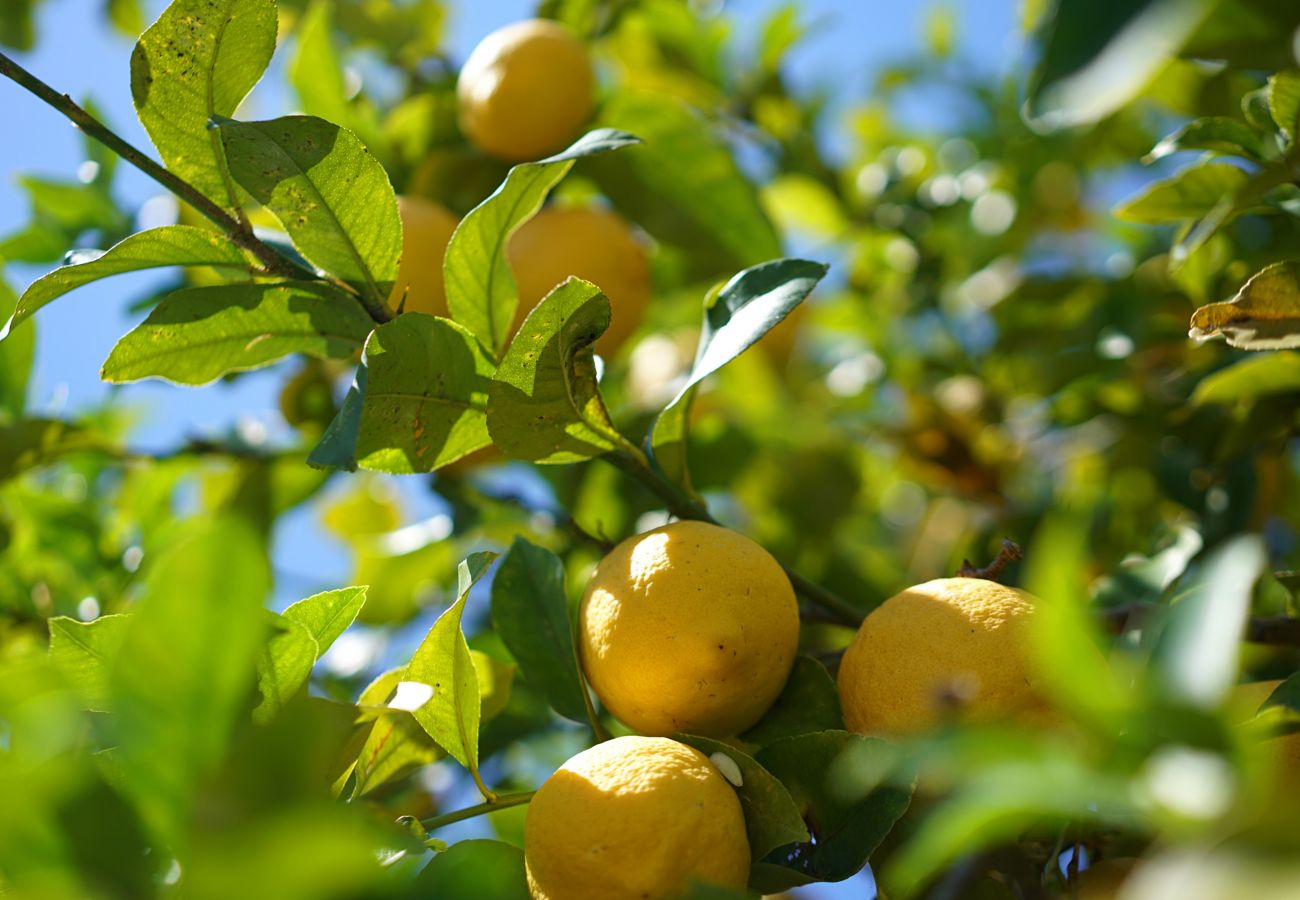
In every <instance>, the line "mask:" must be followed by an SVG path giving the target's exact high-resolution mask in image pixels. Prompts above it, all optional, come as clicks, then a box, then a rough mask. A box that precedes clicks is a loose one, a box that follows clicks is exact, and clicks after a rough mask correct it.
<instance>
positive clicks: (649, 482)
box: [602, 451, 863, 628]
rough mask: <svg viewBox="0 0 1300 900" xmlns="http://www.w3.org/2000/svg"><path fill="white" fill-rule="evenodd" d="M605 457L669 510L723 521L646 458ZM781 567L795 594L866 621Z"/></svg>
mask: <svg viewBox="0 0 1300 900" xmlns="http://www.w3.org/2000/svg"><path fill="white" fill-rule="evenodd" d="M602 458H603V459H605V460H607V461H608V462H610V463H611V464H613V465H614V466H615V467H616V468H618V469H621V470H622V471H624V472H626V473H627V474H628V475H631V476H632V477H633V478H635V479H636V480H637V481H639V482H641V484H643V485H644V486H645V487H646V488H647V489H648V490H649V491H650V492H651V493H652V494H654V495H655V496H657V497H658V498H659V499H660V500H663V501H664V503H665V504H666V505H667V508H668V512H669V513H671V514H672V515H674V516H676V517H677V518H679V519H694V520H696V521H699V522H708V523H709V524H710V525H718V524H719V523H718V520H717V519H715V518H713V516H712V515H711V514H710V513H709V511H708V509H707V508H706V507H705V506H704V505H703V504H701V503H700V502H699V501H697V500H695V499H694V498H693V497H691V496H690V495H689V494H687V493H686V491H684V490H682V488H681V487H680V486H678V485H677V484H674V483H673V482H671V481H669V480H668V479H667V478H665V477H663V476H662V475H660V474H659V473H658V472H656V471H655V470H654V468H653V467H652V466H650V465H649V464H648V463H647V462H646V460H645V458H644V457H639V458H638V457H634V456H632V455H630V454H623V453H619V452H618V451H614V452H613V453H610V454H607V455H606V456H604V457H602ZM781 568H782V569H783V570H784V571H785V574H786V577H787V578H789V579H790V585H791V587H793V588H794V590H795V593H797V594H800V595H802V596H803V597H804V599H806V600H809V601H811V602H812V603H815V604H816V605H817V606H820V607H821V608H822V609H824V610H826V611H827V612H829V613H831V614H832V615H833V616H834V617H835V620H836V621H837V622H838V623H840V624H843V625H849V626H852V627H855V628H856V627H857V626H858V625H860V624H862V618H863V616H862V613H861V612H859V611H858V610H856V609H854V608H853V607H852V606H851V605H849V604H848V603H847V602H846V601H845V600H844V599H843V598H841V597H839V596H838V595H837V594H834V593H832V592H831V591H828V590H827V589H826V588H824V587H822V586H821V585H819V584H815V583H814V582H812V581H809V580H808V579H807V578H805V577H803V576H802V575H800V574H799V573H798V572H796V571H794V570H793V569H791V568H789V567H788V566H785V565H782V566H781Z"/></svg>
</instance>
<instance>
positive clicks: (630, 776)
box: [524, 736, 749, 900]
mask: <svg viewBox="0 0 1300 900" xmlns="http://www.w3.org/2000/svg"><path fill="white" fill-rule="evenodd" d="M524 862H525V866H526V870H527V873H528V888H529V892H530V893H531V894H532V896H533V897H534V898H537V900H568V898H574V900H589V898H594V897H599V898H604V900H623V898H627V900H653V898H659V897H671V896H674V895H676V894H678V893H680V892H681V891H682V890H684V889H685V888H686V887H687V886H688V885H689V884H690V883H691V882H692V881H702V882H708V883H713V884H718V885H725V886H730V887H737V888H742V887H744V885H745V881H746V878H747V877H748V874H749V841H748V840H747V838H746V837H745V818H744V815H743V814H742V812H741V808H740V801H739V799H738V798H737V797H736V793H735V791H733V790H732V788H731V786H730V785H729V784H727V782H726V781H725V780H724V779H723V777H722V775H721V774H719V773H718V770H717V769H716V768H714V766H713V764H712V763H711V762H709V760H708V758H707V757H705V755H704V754H703V753H700V752H699V751H698V750H696V749H694V748H692V747H688V746H686V745H685V744H679V743H678V742H676V741H671V740H668V739H666V738H650V737H638V736H632V737H621V738H615V739H614V740H612V741H606V742H605V743H603V744H597V745H596V746H595V747H592V748H591V749H589V750H584V751H583V752H582V753H579V754H578V755H577V756H575V757H573V758H572V759H570V760H569V761H568V762H566V763H565V764H564V765H563V766H561V767H560V768H559V770H558V771H557V772H556V773H555V774H554V775H552V776H551V777H550V778H548V779H547V780H546V783H545V784H543V785H542V787H541V789H540V790H538V792H537V795H536V796H535V797H533V799H532V802H531V803H530V804H529V808H528V817H527V819H526V820H525V823H524Z"/></svg>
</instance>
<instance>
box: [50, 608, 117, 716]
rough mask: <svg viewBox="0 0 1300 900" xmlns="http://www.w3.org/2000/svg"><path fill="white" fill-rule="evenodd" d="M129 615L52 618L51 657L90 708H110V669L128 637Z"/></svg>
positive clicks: (105, 709)
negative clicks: (90, 618) (78, 618)
mask: <svg viewBox="0 0 1300 900" xmlns="http://www.w3.org/2000/svg"><path fill="white" fill-rule="evenodd" d="M128 621H129V619H128V617H127V616H124V615H117V616H101V617H100V618H98V619H95V620H94V621H93V622H79V621H77V620H76V619H70V618H68V617H67V616H55V617H53V618H51V619H50V620H49V628H50V661H51V662H53V663H54V665H56V666H58V668H59V670H60V671H62V672H63V676H64V677H65V678H67V679H68V682H69V683H70V684H71V685H72V687H73V689H74V690H75V691H76V692H77V696H78V697H79V698H80V699H81V702H82V703H83V704H84V705H85V707H86V709H93V710H97V711H99V712H107V711H108V710H109V708H110V704H109V673H110V672H111V671H112V667H113V664H114V662H115V661H116V660H117V655H118V651H120V650H121V648H122V640H123V638H125V637H126V627H127V622H128Z"/></svg>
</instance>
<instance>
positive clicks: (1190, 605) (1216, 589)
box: [1151, 535, 1268, 708]
mask: <svg viewBox="0 0 1300 900" xmlns="http://www.w3.org/2000/svg"><path fill="white" fill-rule="evenodd" d="M1267 562H1268V556H1267V553H1266V552H1265V550H1264V544H1263V541H1261V540H1260V539H1259V538H1258V537H1256V536H1254V535H1244V536H1240V537H1236V538H1233V539H1231V540H1229V541H1226V542H1225V543H1223V544H1222V545H1220V546H1219V548H1218V549H1216V550H1214V551H1213V552H1211V553H1210V554H1209V555H1208V556H1207V557H1205V558H1204V559H1203V560H1201V561H1200V563H1199V565H1198V567H1197V569H1196V570H1195V571H1194V573H1193V574H1192V575H1191V577H1190V579H1189V581H1188V582H1187V583H1186V584H1183V585H1180V589H1179V592H1178V594H1177V595H1175V597H1174V598H1173V600H1172V605H1171V606H1170V608H1169V611H1168V614H1167V619H1166V621H1165V623H1164V627H1163V628H1161V629H1160V632H1159V635H1158V636H1157V638H1156V643H1155V647H1154V649H1153V650H1152V656H1151V661H1152V665H1153V672H1154V674H1155V675H1156V677H1157V679H1158V681H1159V685H1160V688H1161V691H1162V694H1164V695H1165V696H1170V697H1174V698H1176V699H1179V700H1182V701H1184V702H1186V703H1191V704H1194V705H1197V706H1201V707H1205V708H1209V707H1213V706H1216V705H1218V703H1219V702H1220V701H1221V700H1222V699H1223V697H1224V696H1225V695H1226V694H1227V692H1228V690H1229V689H1230V688H1231V687H1232V685H1233V684H1234V683H1235V682H1236V680H1237V669H1238V657H1239V654H1240V650H1241V640H1242V637H1243V634H1244V632H1245V628H1246V619H1247V617H1248V615H1249V613H1250V598H1251V592H1252V590H1253V589H1254V586H1255V582H1256V581H1258V580H1259V577H1260V575H1261V574H1263V572H1264V567H1265V565H1266V564H1267Z"/></svg>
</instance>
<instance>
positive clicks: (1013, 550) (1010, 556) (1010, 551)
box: [957, 538, 1025, 581]
mask: <svg viewBox="0 0 1300 900" xmlns="http://www.w3.org/2000/svg"><path fill="white" fill-rule="evenodd" d="M1024 558H1025V553H1024V551H1023V550H1021V549H1020V545H1019V544H1017V543H1016V542H1015V541H1013V540H1011V539H1010V538H1003V539H1002V547H1001V548H1000V549H999V550H998V555H997V556H996V557H995V558H994V560H993V562H991V563H989V564H988V565H987V566H985V567H984V568H982V569H977V568H976V567H975V566H974V565H973V564H972V563H971V561H970V560H969V559H963V560H962V561H961V568H960V569H958V570H957V577H958V578H983V579H984V580H985V581H997V580H998V576H999V575H1001V574H1002V570H1003V569H1005V568H1006V567H1007V566H1008V565H1009V564H1010V563H1011V562H1012V561H1014V560H1017V559H1024Z"/></svg>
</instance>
